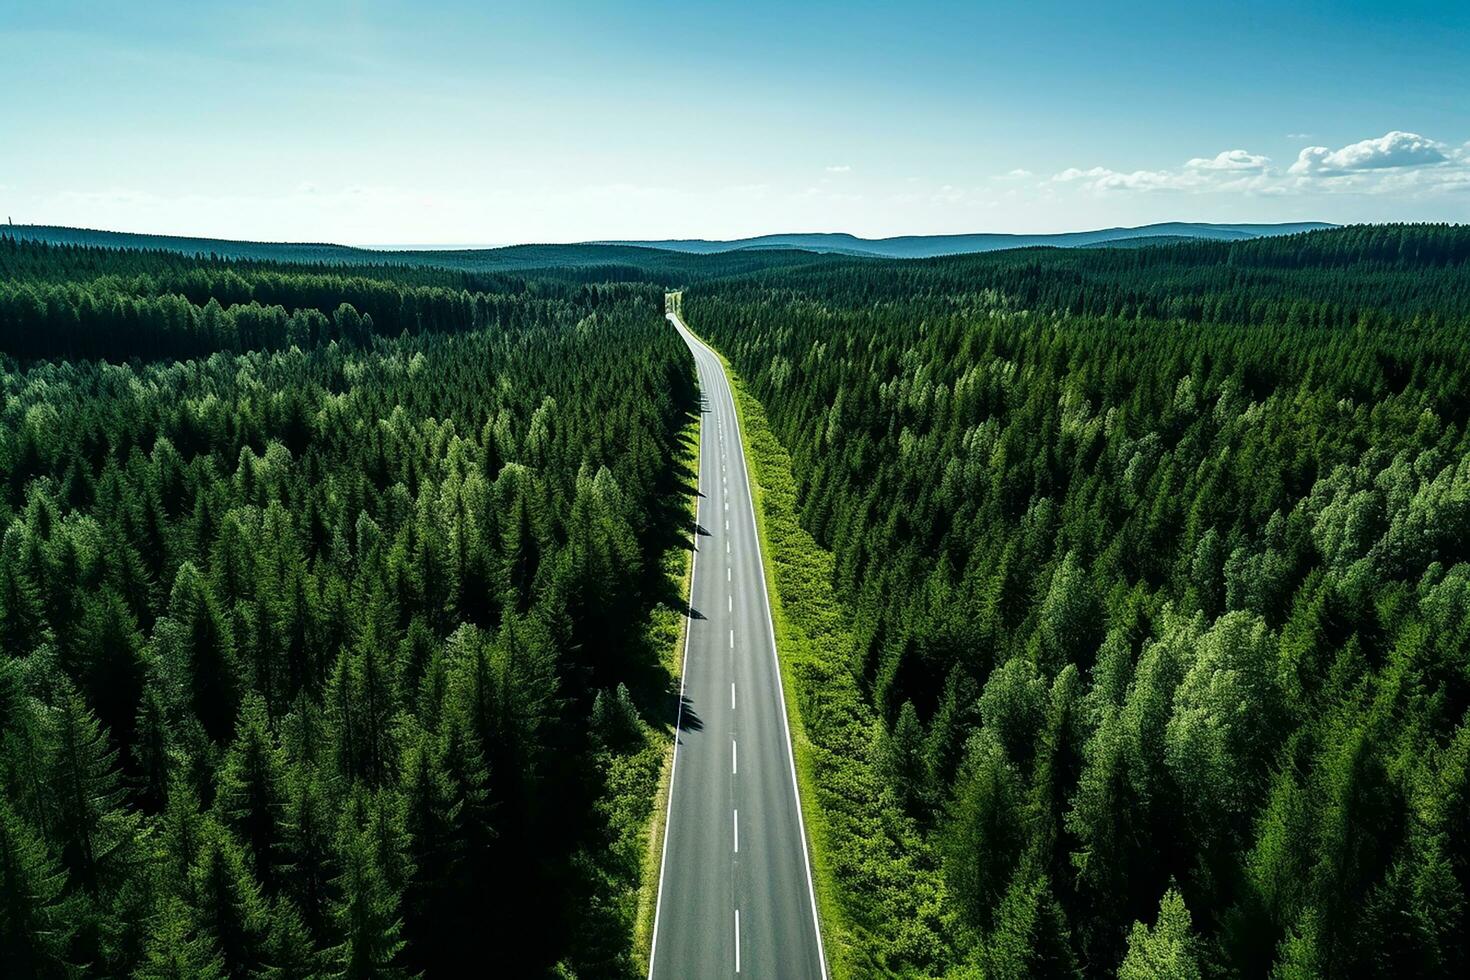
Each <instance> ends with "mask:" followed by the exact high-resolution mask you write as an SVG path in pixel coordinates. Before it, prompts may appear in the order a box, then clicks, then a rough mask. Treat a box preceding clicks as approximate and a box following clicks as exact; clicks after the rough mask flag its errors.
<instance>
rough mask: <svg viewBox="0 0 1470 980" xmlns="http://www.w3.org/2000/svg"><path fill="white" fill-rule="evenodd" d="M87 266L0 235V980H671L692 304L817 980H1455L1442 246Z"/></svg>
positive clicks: (1463, 811) (1466, 812) (108, 259)
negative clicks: (767, 617) (724, 391)
mask: <svg viewBox="0 0 1470 980" xmlns="http://www.w3.org/2000/svg"><path fill="white" fill-rule="evenodd" d="M94 238H95V236H92V237H87V236H83V237H82V238H79V239H78V240H77V241H76V242H73V243H70V244H66V243H63V244H45V243H39V242H31V241H20V240H17V239H15V238H11V237H5V236H3V235H0V376H3V377H0V385H3V392H4V400H3V403H0V964H3V967H0V973H4V974H5V975H7V976H12V975H13V976H17V977H30V976H35V977H48V978H49V977H78V976H101V977H139V978H183V977H203V978H232V980H233V978H246V977H251V978H254V977H268V978H280V980H287V978H293V977H323V976H330V977H347V978H368V977H389V978H391V977H403V978H407V977H414V976H426V977H438V976H458V975H462V974H464V973H472V974H476V975H480V974H485V975H498V976H554V977H561V978H563V980H566V978H571V977H629V976H637V975H639V974H640V973H641V970H642V969H643V967H644V966H645V964H644V963H643V962H641V961H640V959H639V952H638V950H637V939H636V938H635V935H636V933H637V931H638V929H639V926H638V922H637V920H638V916H639V903H640V900H641V899H640V895H646V889H647V887H648V885H649V881H648V880H647V869H646V861H645V858H646V854H647V851H648V840H649V821H650V814H651V812H652V811H653V809H654V807H655V801H656V799H657V794H658V791H659V790H658V787H659V780H660V773H661V771H662V770H663V767H664V765H665V761H666V759H667V754H668V747H669V746H670V745H671V744H672V741H671V740H672V738H673V737H674V733H673V719H674V710H675V708H676V706H677V703H678V699H677V690H678V688H677V678H675V677H674V676H673V675H672V669H671V666H670V660H669V658H668V656H667V654H668V648H669V647H670V636H671V634H675V633H677V621H678V615H679V613H680V612H681V611H682V609H683V606H682V605H681V602H682V599H681V597H680V595H679V583H678V575H677V573H676V571H671V570H676V569H677V566H678V564H679V562H680V561H682V560H684V555H685V554H686V553H687V548H688V547H689V543H688V540H689V539H688V535H689V532H690V524H689V517H688V515H689V510H688V503H689V500H690V495H691V494H692V493H693V492H694V491H695V489H696V488H695V487H694V486H693V481H694V478H695V477H694V472H693V471H692V470H690V469H689V468H688V466H687V463H686V461H687V459H688V458H689V451H690V447H691V444H692V436H691V433H692V431H693V430H694V429H695V424H694V423H695V421H696V419H697V417H698V415H697V413H698V408H699V395H698V391H697V390H696V382H695V373H694V370H693V364H692V362H691V360H690V357H689V354H688V351H687V349H686V348H685V347H684V345H683V343H682V342H681V341H680V340H679V338H678V336H677V335H676V334H675V333H674V332H673V331H672V330H671V329H670V328H669V327H668V325H667V324H666V322H665V321H664V320H663V304H664V294H665V290H666V289H679V288H680V287H682V291H680V292H678V293H677V294H676V295H677V296H678V302H679V304H680V306H681V308H682V312H683V314H684V316H685V319H686V320H687V322H688V323H689V325H690V327H691V328H692V329H693V330H695V331H696V332H698V333H699V334H700V335H701V336H702V337H704V338H705V339H706V340H708V341H709V342H710V343H711V344H712V345H714V346H715V347H716V348H717V349H718V350H719V351H720V352H721V353H723V354H724V356H725V357H726V358H728V360H729V362H730V364H731V366H732V368H733V370H734V373H735V375H736V379H735V380H736V388H737V392H738V394H739V397H740V399H741V403H742V413H743V416H742V425H743V426H744V427H745V428H746V430H747V433H748V441H749V444H748V445H747V446H746V450H747V453H748V454H750V455H751V457H752V473H753V474H754V476H755V478H756V479H757V481H758V482H759V483H760V484H761V490H762V492H763V493H764V499H765V503H764V504H763V506H764V507H765V508H766V510H765V517H764V519H765V521H766V522H767V523H766V533H767V534H768V535H769V536H770V541H769V542H768V543H769V544H770V545H772V546H773V547H774V553H768V554H767V558H768V561H769V562H770V563H771V565H772V566H773V569H774V571H773V572H772V574H773V581H774V583H775V586H776V591H777V592H778V594H779V597H780V598H781V600H782V605H783V607H784V610H785V611H784V613H783V615H788V616H790V617H792V619H793V622H794V626H795V627H796V628H797V629H798V630H799V631H800V633H801V635H802V636H804V637H806V638H807V640H806V641H804V642H803V643H802V645H801V646H800V648H799V649H798V648H792V649H786V650H783V651H782V652H781V653H782V657H783V658H785V659H786V660H787V663H788V667H789V670H790V676H791V678H792V679H793V680H794V689H793V688H791V687H788V689H787V691H788V694H789V696H790V697H791V699H792V708H793V712H794V714H795V716H796V720H797V721H798V722H799V725H800V730H801V731H802V733H803V735H802V739H801V744H799V745H798V746H797V753H798V755H799V756H800V758H801V760H802V763H803V765H804V766H806V767H808V768H809V771H810V773H811V776H812V779H813V781H814V782H813V785H812V787H811V788H812V789H814V793H808V794H807V795H806V796H805V797H804V799H803V806H804V808H805V809H806V810H807V811H808V814H809V817H810V820H809V826H810V827H812V828H813V829H812V832H811V833H812V847H813V852H814V862H815V863H816V864H817V865H818V869H819V872H820V873H819V879H820V880H819V889H818V890H819V892H820V895H819V898H820V901H821V903H822V911H823V917H824V929H825V930H826V932H827V935H828V938H829V946H828V948H829V950H830V951H831V952H832V966H833V975H834V976H835V977H879V976H900V977H933V976H947V977H953V978H957V980H964V978H979V977H987V978H1023V977H1112V976H1120V977H1125V978H1128V980H1141V978H1154V977H1169V978H1195V977H1212V978H1213V977H1219V978H1235V977H1241V978H1244V977H1257V976H1271V977H1275V978H1280V980H1297V978H1303V980H1304V978H1310V977H1334V978H1336V977H1377V976H1426V977H1433V976H1458V975H1460V974H1461V973H1462V972H1463V971H1464V970H1465V969H1466V968H1467V967H1470V940H1467V934H1470V929H1467V926H1470V921H1467V915H1470V909H1467V892H1470V432H1467V425H1470V400H1467V398H1466V392H1467V391H1470V228H1466V227H1463V226H1435V225H1386V226H1363V227H1350V228H1343V229H1335V230H1329V231H1317V232H1311V233H1307V234H1302V235H1291V236H1283V237H1279V238H1271V239H1261V240H1255V241H1241V242H1229V243H1223V242H1179V243H1163V244H1153V245H1147V246H1140V247H1129V248H1097V249H1086V250H1067V251H1063V250H1058V249H1047V248H1028V249H1017V250H1012V251H1006V252H996V253H988V254H983V255H969V256H950V257H943V258H935V259H924V260H901V261H883V260H869V259H854V258H851V257H846V256H816V255H813V254H810V253H795V252H781V251H770V252H748V253H740V254H735V255H716V256H681V255H672V254H669V253H659V252H657V251H655V250H651V249H627V248H618V247H616V246H603V247H596V248H592V247H587V246H575V247H570V250H569V251H559V250H558V249H557V248H555V247H549V246H535V247H530V248H529V249H528V250H526V251H525V252H524V254H521V253H517V255H516V256H498V257H493V258H485V257H484V256H483V255H481V254H479V253H463V256H462V258H460V259H454V260H451V259H450V258H445V259H444V260H443V261H435V260H432V259H430V258H426V257H424V256H417V257H413V258H411V259H403V260H402V261H399V259H400V258H401V257H402V255H406V254H408V253H390V254H389V255H388V256H387V258H385V259H373V260H368V259H367V258H364V257H363V256H362V255H360V254H359V253H357V252H355V251H352V250H343V253H344V254H337V253H331V254H328V253H326V252H323V251H321V250H320V249H318V248H317V247H316V246H311V247H303V249H305V251H303V252H302V253H301V255H299V256H294V257H295V258H299V259H303V260H302V261H294V262H293V261H283V260H282V259H281V255H280V253H277V252H273V251H271V250H270V249H269V248H267V247H264V246H262V249H261V250H258V251H252V252H249V253H248V254H239V255H221V254H203V253H202V252H200V253H199V254H186V253H183V252H179V251H177V250H170V248H164V247H160V248H156V249H119V248H113V247H107V246H106V245H105V244H98V241H97V240H94ZM205 244H206V245H207V244H208V243H205ZM436 254H438V253H436ZM442 254H443V255H444V256H453V255H455V254H458V253H442ZM288 257H291V256H288ZM793 635H795V633H793ZM804 792H805V789H804Z"/></svg>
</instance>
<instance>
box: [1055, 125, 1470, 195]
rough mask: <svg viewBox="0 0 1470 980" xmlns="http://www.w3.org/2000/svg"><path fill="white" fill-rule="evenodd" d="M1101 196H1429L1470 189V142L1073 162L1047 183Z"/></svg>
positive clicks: (1383, 139)
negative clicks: (1161, 162)
mask: <svg viewBox="0 0 1470 980" xmlns="http://www.w3.org/2000/svg"><path fill="white" fill-rule="evenodd" d="M1053 185H1063V186H1066V187H1071V188H1075V189H1079V190H1082V191H1086V192H1091V193H1093V194H1099V195H1105V194H1108V193H1113V192H1126V191H1134V192H1161V191H1167V192H1174V193H1191V194H1203V193H1237V194H1252V195H1255V194H1259V195H1272V196H1278V195H1286V194H1299V195H1300V194H1313V193H1333V194H1336V193H1353V194H1372V195H1400V196H1404V197H1423V196H1426V195H1430V194H1436V193H1442V192H1444V191H1451V190H1461V189H1464V188H1466V187H1470V143H1467V144H1465V145H1464V146H1463V147H1459V148H1452V147H1450V146H1447V145H1446V144H1444V143H1441V142H1439V141H1437V140H1433V139H1429V138H1428V137H1425V136H1420V135H1419V134H1417V133H1406V132H1400V131H1398V130H1395V131H1393V132H1391V133H1387V134H1385V135H1383V136H1380V137H1378V138H1376V139H1366V140H1361V141H1359V142H1357V143H1352V144H1349V145H1348V146H1344V147H1340V148H1338V149H1335V150H1334V149H1331V148H1329V147H1325V146H1309V147H1307V148H1305V149H1303V150H1302V151H1301V153H1300V154H1299V155H1298V157H1297V160H1296V162H1295V163H1293V164H1292V165H1291V166H1290V167H1289V168H1287V169H1286V170H1285V171H1283V170H1281V169H1279V168H1277V167H1276V166H1274V165H1273V164H1272V163H1271V159H1270V158H1269V157H1267V156H1264V155H1263V154H1259V153H1251V152H1250V151H1248V150H1241V149H1234V150H1223V151H1221V152H1220V153H1217V154H1215V155H1214V156H1212V157H1194V158H1193V159H1191V160H1188V161H1186V162H1185V163H1184V165H1183V166H1182V167H1179V168H1177V169H1160V170H1132V171H1121V170H1112V169H1110V168H1108V167H1091V168H1088V169H1082V168H1079V167H1068V168H1067V169H1066V170H1063V171H1061V172H1060V173H1057V174H1054V175H1053V176H1052V177H1050V178H1049V179H1047V180H1045V181H1043V182H1042V184H1041V185H1040V186H1041V187H1042V188H1045V187H1047V186H1053Z"/></svg>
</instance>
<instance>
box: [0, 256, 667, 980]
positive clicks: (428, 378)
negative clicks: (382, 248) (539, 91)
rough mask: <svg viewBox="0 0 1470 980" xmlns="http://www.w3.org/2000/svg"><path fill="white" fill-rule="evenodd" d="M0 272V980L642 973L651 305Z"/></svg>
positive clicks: (161, 274) (610, 292)
mask: <svg viewBox="0 0 1470 980" xmlns="http://www.w3.org/2000/svg"><path fill="white" fill-rule="evenodd" d="M0 256H3V257H0V309H3V311H4V312H3V313H0V350H3V352H4V360H3V386H4V402H3V410H0V487H3V493H0V528H3V539H0V540H3V544H0V556H3V557H0V962H3V968H0V973H4V974H5V975H6V976H14V977H28V976H36V977H66V976H81V975H86V976H117V977H123V976H132V977H150V978H151V977H205V978H208V977H231V978H236V977H271V978H283V980H284V978H289V977H317V976H338V977H395V976H398V977H408V976H416V975H426V976H455V975H461V974H462V973H463V972H464V971H465V970H466V969H473V971H474V972H476V973H491V974H495V975H504V976H537V975H545V974H549V973H553V972H554V973H556V974H558V975H561V976H573V975H581V976H622V975H631V974H633V973H635V972H636V970H635V968H634V963H633V958H632V951H631V941H632V940H631V936H632V925H633V917H634V915H635V911H636V910H635V907H634V906H635V904H636V892H637V888H638V885H639V874H640V863H641V859H642V853H643V849H644V841H643V839H642V831H643V828H644V826H645V824H646V816H647V813H648V810H649V808H650V806H651V803H652V798H653V795H654V789H655V784H656V782H657V779H658V775H659V767H660V764H661V759H662V757H663V754H664V747H665V745H666V744H667V738H668V736H667V734H666V733H667V729H668V727H669V726H668V722H667V717H666V716H667V713H668V711H669V710H670V709H671V708H672V703H671V700H670V697H671V696H670V695H669V693H668V687H669V684H670V677H669V675H668V671H667V670H666V669H665V668H664V666H663V664H662V662H661V652H660V650H659V649H657V644H658V643H659V642H666V639H665V640H660V636H659V633H658V631H657V629H656V628H655V627H656V625H657V624H656V622H655V619H656V618H657V617H658V616H670V617H671V616H672V615H673V613H671V612H663V611H662V610H664V609H665V607H667V606H668V605H669V604H670V603H671V602H673V601H675V600H676V598H677V597H676V596H675V595H673V590H674V583H672V582H671V581H670V579H669V577H668V576H667V575H666V574H665V566H666V562H665V558H666V557H667V555H668V554H670V553H671V552H672V553H676V552H678V550H679V549H681V548H684V547H686V546H687V545H686V537H685V535H687V524H686V523H684V522H682V521H681V519H680V515H681V514H683V513H684V500H685V499H686V495H687V494H688V493H689V492H691V491H692V487H691V486H690V485H689V482H690V475H689V474H687V473H685V472H682V471H681V470H680V468H679V463H678V460H679V459H680V458H682V454H681V453H680V452H679V451H678V446H679V442H680V440H681V439H683V438H685V436H684V435H683V430H684V429H685V428H686V426H688V425H689V423H690V420H691V419H692V418H693V414H692V409H693V407H694V406H695V404H696V392H695V388H694V381H693V370H692V365H691V364H690V363H689V362H688V355H687V351H686V349H685V348H684V346H683V344H682V343H681V342H680V341H679V340H678V339H677V337H676V336H675V335H674V334H673V333H672V332H671V331H669V330H668V329H667V326H666V324H665V323H664V321H663V319H662V302H663V294H662V291H661V290H660V289H657V288H655V287H653V286H650V285H646V284H645V285H640V284H612V283H607V284H600V285H583V284H579V283H575V282H568V281H565V280H556V279H554V278H542V279H530V280H520V279H506V280H503V281H500V280H496V281H488V280H487V281H484V282H480V283H478V284H477V285H479V286H480V287H482V288H479V289H475V290H473V291H472V290H470V289H468V288H466V284H465V283H463V282H459V281H456V280H457V279H458V277H459V276H460V274H459V273H454V272H447V271H443V270H438V271H421V272H414V271H412V270H401V269H383V268H375V269H359V270H338V269H332V270H324V269H322V268H319V267H317V268H314V267H293V266H271V265H269V264H238V265H232V264H230V263H226V262H223V261H214V260H211V261H199V260H192V259H184V258H181V257H178V256H167V255H163V254H152V253H141V252H105V251H103V250H100V249H76V248H50V247H46V246H39V245H31V244H24V243H16V242H11V241H6V242H3V243H0Z"/></svg>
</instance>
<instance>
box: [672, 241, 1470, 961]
mask: <svg viewBox="0 0 1470 980" xmlns="http://www.w3.org/2000/svg"><path fill="white" fill-rule="evenodd" d="M681 302H682V308H683V313H684V315H685V317H686V319H687V320H688V322H689V323H690V325H691V327H692V328H693V329H694V330H696V331H699V332H700V333H701V334H702V335H703V336H704V337H706V338H707V339H709V340H710V341H711V342H712V343H713V344H714V345H715V346H716V347H717V348H719V349H720V350H721V351H722V352H723V353H724V354H725V356H726V357H727V358H728V359H729V360H730V362H731V364H732V366H733V368H734V369H735V371H736V372H737V374H738V375H739V376H740V378H741V384H742V386H743V387H744V388H745V390H746V391H747V392H748V395H749V396H750V398H751V404H750V406H748V410H755V409H758V410H759V411H760V412H761V413H762V414H763V415H764V417H765V418H766V419H767V420H768V423H769V426H770V429H771V432H772V433H773V435H774V436H775V438H776V439H778V440H779V444H780V452H779V453H778V454H777V455H779V456H780V457H781V459H782V460H787V459H789V469H790V480H791V481H792V483H793V484H794V490H793V493H792V499H793V501H794V503H793V504H792V507H793V510H794V513H795V515H796V517H798V518H799V521H800V525H801V528H802V529H803V531H804V533H806V534H808V535H809V536H810V538H809V540H810V541H811V542H812V549H813V552H814V553H813V554H812V555H810V556H806V558H807V559H808V560H809V561H810V562H811V567H812V568H814V569H827V570H829V571H827V572H826V574H825V575H817V574H807V575H805V576H803V575H801V574H800V573H798V574H796V575H795V576H793V581H794V582H796V584H795V585H793V584H791V583H790V582H788V583H782V581H781V573H780V572H779V571H778V573H777V585H778V588H779V589H780V591H782V592H783V593H786V598H785V600H784V601H785V604H786V605H787V606H791V605H793V601H794V602H795V603H796V604H798V605H800V604H801V603H806V604H807V605H818V606H819V605H820V604H821V603H822V602H823V601H828V600H830V601H835V603H836V604H837V608H836V611H835V612H834V613H833V614H832V615H831V617H830V618H832V619H834V620H837V619H840V620H841V621H843V622H844V623H845V624H846V625H845V626H843V627H840V628H836V627H832V626H830V625H828V626H825V627H821V628H823V629H826V632H825V633H824V634H823V637H824V642H823V643H821V644H817V645H816V646H818V647H820V649H819V650H818V651H817V652H816V653H815V654H814V655H813V658H812V659H811V661H810V662H807V661H806V660H799V661H798V662H797V663H796V664H794V665H793V667H792V671H793V675H794V676H795V677H796V678H797V685H798V690H797V692H796V694H795V699H796V702H797V705H798V708H799V711H800V714H801V715H802V717H803V721H804V724H805V728H806V732H807V735H808V736H809V738H810V740H811V742H812V748H811V750H810V751H811V753H812V756H811V757H812V760H813V763H812V764H813V767H814V771H815V776H816V782H817V787H818V794H817V805H819V806H820V807H821V808H822V809H824V810H825V811H827V812H825V814H824V817H825V821H824V834H825V839H818V841H817V850H818V851H819V852H820V853H824V854H825V855H827V857H828V860H829V861H830V862H831V866H832V868H833V870H834V881H835V889H836V894H835V895H832V896H829V897H828V901H829V902H830V903H835V904H834V905H832V906H830V907H831V908H833V909H835V911H836V912H837V913H838V914H837V916H836V917H835V918H837V919H840V920H841V923H840V924H839V925H836V926H831V928H833V929H835V930H837V932H838V939H839V942H838V943H837V945H838V946H839V948H841V949H843V950H844V951H845V952H844V953H843V957H844V960H843V961H842V962H841V964H840V965H841V967H842V970H843V972H846V973H848V974H850V975H854V976H877V975H908V976H934V975H941V974H942V975H949V976H955V977H980V976H984V977H988V978H1000V977H1005V978H1012V977H1015V978H1020V977H1042V976H1047V977H1075V976H1088V977H1091V976H1099V977H1101V976H1115V975H1116V976H1120V977H1126V978H1144V977H1171V978H1187V977H1257V976H1272V977H1278V978H1282V980H1286V978H1308V977H1369V976H1425V977H1427V976H1458V975H1461V971H1463V970H1464V969H1465V968H1466V967H1467V965H1470V964H1467V956H1470V940H1467V935H1470V933H1467V929H1466V926H1467V921H1466V913H1467V908H1466V904H1467V902H1466V899H1467V887H1470V715H1467V709H1470V433H1467V428H1466V427H1467V421H1470V401H1467V399H1466V392H1467V391H1470V228H1465V227H1451V226H1377V227H1360V228H1347V229H1342V230H1334V231H1323V232H1313V233H1309V234H1306V235H1297V236H1288V237H1282V238H1275V239H1269V240H1259V241H1251V242H1241V243H1230V244H1214V243H1189V244H1180V245H1163V246H1154V247H1147V248H1135V249H1126V250H1121V249H1120V250H1107V249H1099V250H1087V251H1078V252H1066V253H1063V252H1058V251H1053V250H1020V251H1015V252H1008V253H1000V254H995V255H985V256H968V257H957V258H945V259H936V260H929V261H922V262H910V263H882V264H878V263H866V264H864V263H849V264H841V263H838V264H833V265H829V266H824V267H821V268H809V269H795V270H769V271H766V272H762V273H756V274H752V275H747V276H737V277H733V278H729V279H722V280H713V281H709V282H705V283H701V284H697V285H694V286H692V287H691V288H689V289H688V290H686V291H685V292H684V294H683V295H682V297H681ZM756 452H757V455H759V454H760V452H761V450H760V449H759V447H757V450H756ZM758 462H760V464H761V468H762V470H763V471H765V472H763V475H762V477H761V478H762V480H763V481H767V480H768V474H769V473H770V472H771V471H770V470H768V469H767V465H768V463H767V461H760V460H758ZM777 475H778V476H779V475H780V474H777ZM769 517H770V515H769V514H768V519H769ZM793 540H794V538H793ZM777 550H778V552H779V551H780V547H779V545H778V549H777ZM802 560H803V556H802V555H800V554H791V553H788V554H784V555H783V554H779V553H778V555H777V557H776V561H777V563H778V566H779V565H780V564H781V563H783V562H784V563H787V564H791V565H797V566H799V565H800V563H801V561H802ZM824 562H825V564H823V563H824ZM803 590H805V592H806V593H808V594H805V595H804V594H802V591H803ZM818 625H819V626H820V624H818ZM849 687H850V688H851V689H852V691H853V692H854V694H853V695H852V696H851V697H850V698H845V697H843V696H842V695H841V694H840V693H835V692H840V691H842V690H846V689H847V688H849ZM807 805H808V806H811V805H812V801H811V800H808V801H807ZM828 918H829V923H830V922H831V920H832V919H833V918H834V916H832V915H830V914H829V916H828Z"/></svg>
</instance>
